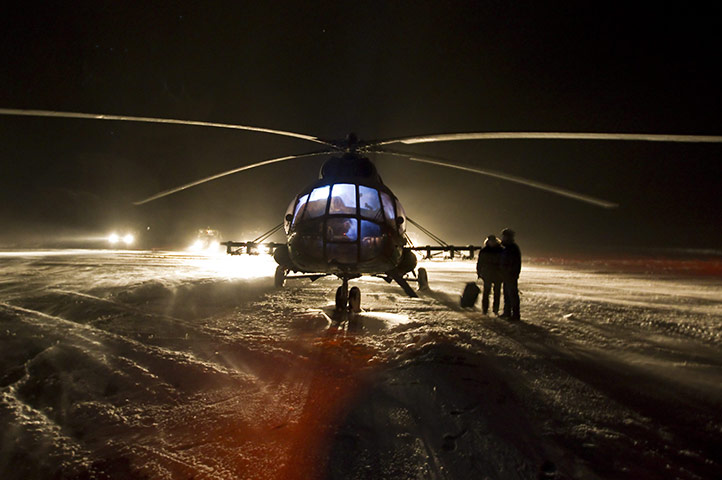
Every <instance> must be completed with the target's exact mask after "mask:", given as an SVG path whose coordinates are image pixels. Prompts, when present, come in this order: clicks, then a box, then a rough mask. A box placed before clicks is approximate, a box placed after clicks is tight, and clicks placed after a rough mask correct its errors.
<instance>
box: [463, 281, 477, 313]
mask: <svg viewBox="0 0 722 480" xmlns="http://www.w3.org/2000/svg"><path fill="white" fill-rule="evenodd" d="M480 293H481V289H479V286H478V285H477V284H476V283H475V282H469V283H467V284H466V287H464V293H462V294H461V308H471V307H473V306H474V305H475V304H476V299H477V298H479V294H480Z"/></svg>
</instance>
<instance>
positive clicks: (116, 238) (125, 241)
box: [108, 231, 136, 248]
mask: <svg viewBox="0 0 722 480" xmlns="http://www.w3.org/2000/svg"><path fill="white" fill-rule="evenodd" d="M135 241H136V235H135V234H134V233H132V232H128V231H113V232H111V233H110V234H109V235H108V244H109V245H110V246H111V247H113V248H122V247H125V248H128V247H132V246H133V244H134V243H135Z"/></svg>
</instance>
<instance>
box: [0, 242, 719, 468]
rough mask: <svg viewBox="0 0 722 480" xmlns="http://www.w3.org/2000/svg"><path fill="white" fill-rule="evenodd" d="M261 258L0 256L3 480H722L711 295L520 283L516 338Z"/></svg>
mask: <svg viewBox="0 0 722 480" xmlns="http://www.w3.org/2000/svg"><path fill="white" fill-rule="evenodd" d="M426 266H427V268H428V269H429V277H430V281H431V290H430V291H429V292H426V293H424V294H423V295H422V296H421V298H418V299H410V298H406V297H404V295H403V293H402V292H401V290H400V289H399V288H398V287H396V286H394V285H388V284H386V283H385V282H384V281H383V280H380V279H373V278H370V279H366V278H364V279H361V280H357V281H355V282H353V283H354V284H356V285H358V286H360V287H361V290H362V294H363V306H364V308H365V309H366V310H367V311H366V312H365V313H363V314H361V315H360V316H359V317H358V318H355V319H353V320H351V321H349V322H344V323H342V324H340V325H338V324H335V323H333V322H331V321H330V320H329V318H328V315H330V313H331V309H330V304H331V302H332V299H333V294H334V292H335V289H336V287H337V285H338V281H337V280H334V279H330V278H329V279H321V280H319V281H317V282H315V283H309V282H308V281H300V280H292V281H289V282H288V285H287V286H286V288H284V289H283V290H280V291H277V290H274V288H273V286H272V283H273V282H272V279H271V278H270V276H271V275H272V273H273V269H274V264H273V262H272V260H270V259H269V258H268V257H250V258H249V257H246V258H231V257H224V256H220V257H219V256H209V257H204V256H199V255H186V254H173V253H151V252H110V251H108V252H98V251H47V252H2V253H0V478H3V479H44V478H73V479H76V478H77V479H80V478H114V479H115V478H118V479H127V478H150V479H171V478H173V479H176V478H182V479H186V478H195V479H235V478H244V479H266V478H268V479H310V478H339V479H341V478H343V479H362V478H369V479H372V478H394V479H405V478H414V479H415V478H440V479H446V478H448V479H456V478H459V479H467V478H480V479H482V478H500V479H516V478H519V479H522V478H529V479H534V478H584V479H594V478H609V479H626V478H628V479H640V478H650V479H653V478H654V479H656V478H684V479H707V478H722V461H721V460H720V455H719V452H720V451H721V450H722V448H721V447H722V280H721V279H720V278H719V277H715V276H698V277H695V276H691V275H686V276H674V275H672V274H670V273H665V274H656V275H655V274H652V273H637V274H635V273H617V272H614V271H612V270H613V269H604V268H599V265H598V264H597V265H595V268H594V269H585V268H583V265H582V266H577V267H575V268H570V267H565V268H561V267H558V266H553V265H541V264H536V265H535V264H530V265H525V268H524V271H523V272H522V278H521V281H520V286H521V290H522V292H523V295H522V317H523V321H522V322H509V321H505V320H502V319H498V318H495V317H488V316H483V315H482V314H481V312H480V311H478V310H462V309H460V308H459V307H458V299H459V294H460V291H461V289H462V288H463V285H464V283H465V282H467V281H472V280H473V279H474V276H475V275H474V274H473V273H472V272H473V269H474V265H473V264H472V263H469V262H446V263H442V262H435V263H429V264H427V265H426Z"/></svg>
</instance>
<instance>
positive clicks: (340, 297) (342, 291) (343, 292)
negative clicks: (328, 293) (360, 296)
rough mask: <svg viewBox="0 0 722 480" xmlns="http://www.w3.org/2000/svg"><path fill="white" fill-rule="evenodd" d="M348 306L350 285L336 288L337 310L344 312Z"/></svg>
mask: <svg viewBox="0 0 722 480" xmlns="http://www.w3.org/2000/svg"><path fill="white" fill-rule="evenodd" d="M347 306H348V285H345V286H344V285H341V286H340V287H338V288H337V289H336V311H337V312H343V311H345V310H346V308H347Z"/></svg>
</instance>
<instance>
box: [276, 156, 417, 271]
mask: <svg viewBox="0 0 722 480" xmlns="http://www.w3.org/2000/svg"><path fill="white" fill-rule="evenodd" d="M320 176H321V178H320V179H319V180H318V181H316V182H314V183H313V184H311V185H309V186H308V187H306V188H305V189H303V190H302V191H301V192H300V193H299V194H298V195H297V196H296V197H295V198H294V200H293V201H292V202H291V204H290V205H289V207H288V210H287V212H286V217H285V219H284V220H285V223H284V226H285V229H286V234H287V237H288V239H287V244H286V245H287V248H285V249H278V250H276V252H275V255H274V258H275V259H276V261H277V262H278V264H279V265H281V266H282V267H284V268H285V269H287V270H292V271H298V272H313V273H326V274H335V275H337V276H339V277H346V278H353V277H357V276H360V275H363V274H370V275H374V274H385V273H389V272H398V273H400V274H404V273H406V272H409V271H411V270H413V269H414V268H415V267H416V257H415V255H414V254H413V253H412V252H411V251H408V250H405V249H404V246H405V245H406V243H407V242H406V237H405V229H406V225H405V224H406V214H405V212H404V209H403V207H402V206H401V203H400V202H399V200H398V199H397V198H396V196H395V195H394V194H393V193H392V192H391V190H390V189H389V188H388V187H387V186H386V185H384V184H383V182H382V181H381V178H380V176H379V175H378V172H377V171H376V167H375V166H374V165H373V163H372V162H371V161H370V160H369V159H368V158H365V157H363V156H360V155H358V154H356V153H347V154H345V155H344V156H342V157H336V158H332V159H330V160H328V161H327V162H326V163H325V164H324V166H323V167H322V169H321V175H320Z"/></svg>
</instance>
